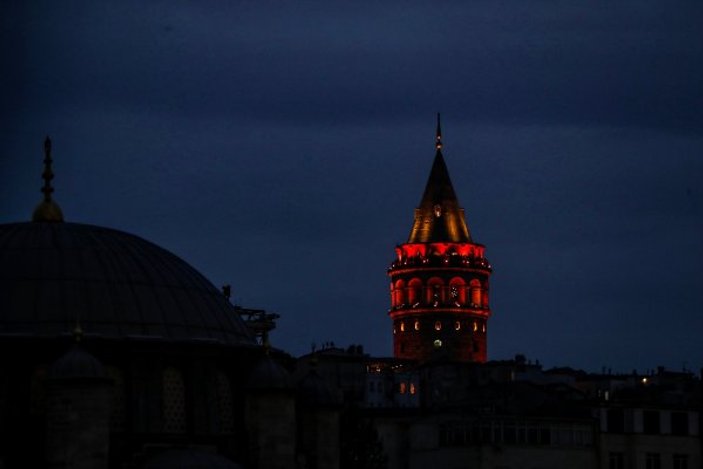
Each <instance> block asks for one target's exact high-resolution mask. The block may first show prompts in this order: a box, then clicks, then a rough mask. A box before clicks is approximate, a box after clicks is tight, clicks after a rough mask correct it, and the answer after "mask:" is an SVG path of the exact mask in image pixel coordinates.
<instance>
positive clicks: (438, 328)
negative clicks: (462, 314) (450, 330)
mask: <svg viewBox="0 0 703 469" xmlns="http://www.w3.org/2000/svg"><path fill="white" fill-rule="evenodd" d="M434 330H435V331H441V330H442V321H435V323H434Z"/></svg>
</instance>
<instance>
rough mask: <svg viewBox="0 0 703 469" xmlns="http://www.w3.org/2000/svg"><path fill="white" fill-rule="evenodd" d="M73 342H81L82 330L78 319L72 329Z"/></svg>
mask: <svg viewBox="0 0 703 469" xmlns="http://www.w3.org/2000/svg"><path fill="white" fill-rule="evenodd" d="M73 340H75V341H76V343H77V344H78V343H80V342H81V340H83V328H82V327H81V322H80V321H79V320H78V319H76V327H74V328H73Z"/></svg>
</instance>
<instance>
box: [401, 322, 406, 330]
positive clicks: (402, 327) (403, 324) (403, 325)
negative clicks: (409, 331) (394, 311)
mask: <svg viewBox="0 0 703 469" xmlns="http://www.w3.org/2000/svg"><path fill="white" fill-rule="evenodd" d="M400 332H405V323H404V322H401V323H400Z"/></svg>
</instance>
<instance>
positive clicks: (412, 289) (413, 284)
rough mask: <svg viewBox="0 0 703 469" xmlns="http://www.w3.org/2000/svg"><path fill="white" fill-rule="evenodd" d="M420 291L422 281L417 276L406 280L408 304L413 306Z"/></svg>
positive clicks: (418, 297)
mask: <svg viewBox="0 0 703 469" xmlns="http://www.w3.org/2000/svg"><path fill="white" fill-rule="evenodd" d="M421 292H422V281H421V280H420V279H419V278H414V279H412V280H410V281H409V282H408V304H409V305H410V306H412V307H415V305H417V304H418V303H419V302H420V293H421Z"/></svg>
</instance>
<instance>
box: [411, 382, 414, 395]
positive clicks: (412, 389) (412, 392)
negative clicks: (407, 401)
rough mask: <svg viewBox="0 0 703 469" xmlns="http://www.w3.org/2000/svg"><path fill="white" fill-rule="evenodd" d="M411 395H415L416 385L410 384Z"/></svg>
mask: <svg viewBox="0 0 703 469" xmlns="http://www.w3.org/2000/svg"><path fill="white" fill-rule="evenodd" d="M410 394H415V383H410Z"/></svg>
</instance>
